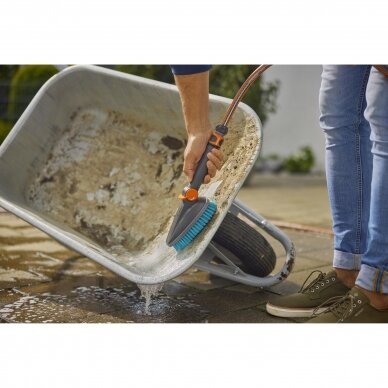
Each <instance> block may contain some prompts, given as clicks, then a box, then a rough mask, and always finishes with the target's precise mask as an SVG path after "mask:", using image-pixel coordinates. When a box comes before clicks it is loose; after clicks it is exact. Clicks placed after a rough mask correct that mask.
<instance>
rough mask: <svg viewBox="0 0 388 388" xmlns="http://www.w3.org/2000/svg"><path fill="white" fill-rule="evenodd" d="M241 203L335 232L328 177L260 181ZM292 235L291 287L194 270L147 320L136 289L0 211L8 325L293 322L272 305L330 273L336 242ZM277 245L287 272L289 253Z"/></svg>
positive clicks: (0, 273)
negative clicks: (274, 313) (261, 285)
mask: <svg viewBox="0 0 388 388" xmlns="http://www.w3.org/2000/svg"><path fill="white" fill-rule="evenodd" d="M239 197H240V199H242V200H243V201H244V202H246V203H247V204H248V205H249V206H250V207H252V208H253V209H255V210H257V211H259V212H260V213H261V214H263V215H265V216H268V217H269V218H271V219H274V220H278V221H287V222H293V223H303V224H306V223H307V224H310V225H313V226H315V227H328V226H329V219H330V216H329V213H328V211H329V210H328V209H329V208H328V204H327V196H326V188H325V184H324V180H323V179H322V178H304V177H292V178H288V177H283V178H279V177H261V179H259V177H257V178H255V179H254V180H253V186H251V187H248V188H244V189H243V190H242V191H241V192H240V195H239ZM285 232H286V233H287V234H288V235H289V236H290V237H291V239H292V240H293V241H294V243H295V246H296V250H297V260H296V265H295V268H294V271H293V273H292V274H291V275H290V276H289V278H288V279H287V280H286V281H284V282H283V283H281V284H279V285H277V286H275V287H272V288H271V289H269V290H259V289H256V288H253V287H248V286H243V285H240V284H236V283H233V282H231V281H228V280H224V279H221V278H217V277H213V276H210V275H209V274H208V273H205V272H201V271H198V270H196V269H192V270H190V271H188V272H186V273H185V274H183V275H182V276H180V277H178V278H176V279H174V281H170V282H168V283H167V284H165V286H164V289H163V291H162V292H161V293H160V294H159V296H158V297H156V298H154V299H153V301H152V303H151V307H150V313H151V315H147V314H145V311H144V308H145V302H144V299H143V298H141V297H140V292H139V290H138V289H137V286H136V285H135V284H132V283H129V282H128V281H127V280H125V279H123V278H120V277H118V276H117V275H115V274H113V273H111V272H110V271H108V270H106V269H105V268H103V267H101V266H100V265H98V264H96V263H94V262H93V261H91V260H89V259H86V258H85V257H82V256H80V255H79V254H77V253H75V252H72V251H70V250H68V249H66V248H64V247H63V246H61V245H60V244H58V243H57V242H55V241H53V240H52V239H50V238H49V237H48V236H46V235H45V234H43V233H42V232H40V231H39V230H37V229H35V228H33V227H31V226H30V225H28V224H26V223H24V222H23V221H21V220H19V219H18V218H16V217H14V216H13V215H11V214H9V213H5V212H0V321H2V322H260V323H265V322H292V321H291V320H286V319H277V318H274V317H271V316H269V315H268V314H267V313H266V312H265V303H266V301H267V300H271V299H272V298H273V297H275V296H276V295H278V294H287V293H290V292H293V291H296V290H298V289H299V285H300V283H301V281H302V280H304V278H305V277H306V276H307V275H308V274H309V273H310V272H311V271H312V270H315V269H319V270H322V271H325V270H328V269H329V268H330V263H331V244H332V243H331V236H330V235H329V234H327V233H326V234H325V233H319V234H317V233H311V232H305V231H301V230H299V231H298V230H291V229H285ZM273 246H274V248H275V251H276V252H277V254H278V257H279V260H278V265H277V267H280V266H281V265H282V263H283V258H282V255H283V252H282V250H281V248H280V247H279V246H278V245H277V244H275V243H274V245H273Z"/></svg>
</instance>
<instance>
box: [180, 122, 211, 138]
mask: <svg viewBox="0 0 388 388" xmlns="http://www.w3.org/2000/svg"><path fill="white" fill-rule="evenodd" d="M186 129H187V133H188V135H189V136H204V135H206V136H209V135H210V133H211V126H210V123H209V122H208V121H207V122H197V123H194V122H193V123H190V124H187V125H186Z"/></svg>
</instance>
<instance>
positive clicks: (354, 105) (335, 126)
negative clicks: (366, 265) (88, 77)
mask: <svg viewBox="0 0 388 388" xmlns="http://www.w3.org/2000/svg"><path fill="white" fill-rule="evenodd" d="M370 70H371V67H370V66H366V65H365V66H361V65H357V66H353V65H352V66H343V65H342V66H324V67H323V73H322V84H321V90H320V97H319V102H320V110H321V117H320V123H321V127H322V129H323V130H324V132H325V137H326V175H327V185H328V191H329V199H330V205H331V210H332V218H333V231H334V263H333V265H334V267H337V268H344V269H360V266H361V254H363V253H364V252H365V251H366V246H367V236H368V222H369V207H370V194H371V191H370V187H371V176H372V154H371V141H370V126H369V123H368V121H367V120H366V119H365V118H364V110H365V107H366V98H365V93H366V87H367V83H368V79H369V74H370Z"/></svg>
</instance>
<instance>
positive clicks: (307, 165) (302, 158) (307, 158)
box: [284, 146, 315, 174]
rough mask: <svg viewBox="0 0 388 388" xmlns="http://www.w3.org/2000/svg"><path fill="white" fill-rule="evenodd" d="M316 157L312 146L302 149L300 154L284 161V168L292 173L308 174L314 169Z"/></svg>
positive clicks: (297, 153)
mask: <svg viewBox="0 0 388 388" xmlns="http://www.w3.org/2000/svg"><path fill="white" fill-rule="evenodd" d="M314 164H315V156H314V152H313V150H312V148H311V147H310V146H305V147H301V148H300V149H299V151H298V152H296V153H295V154H293V155H291V156H289V157H288V158H286V159H285V160H284V168H285V170H286V171H288V172H291V173H304V174H306V173H308V172H310V171H311V169H312V168H313V167H314Z"/></svg>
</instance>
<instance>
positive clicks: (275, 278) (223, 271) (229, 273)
mask: <svg viewBox="0 0 388 388" xmlns="http://www.w3.org/2000/svg"><path fill="white" fill-rule="evenodd" d="M229 211H230V212H231V213H233V214H235V215H238V214H241V215H243V216H244V217H246V218H247V219H249V220H250V221H251V222H253V223H254V224H255V225H257V226H258V227H260V228H261V229H263V230H264V231H265V232H266V233H268V234H269V235H270V236H272V237H273V238H274V239H276V240H277V241H279V242H280V244H282V246H283V247H284V250H285V252H286V260H285V263H284V265H283V267H282V268H281V270H280V271H279V272H278V273H276V274H274V275H268V276H266V277H258V276H254V275H250V274H247V273H245V272H244V271H243V270H242V269H240V268H239V267H238V266H237V265H236V264H234V262H233V260H232V259H231V255H232V254H231V252H229V251H228V250H226V249H225V248H223V247H222V246H220V245H219V244H217V243H215V242H214V241H212V242H211V243H210V244H209V245H208V247H207V249H206V250H205V252H204V253H203V255H202V256H201V257H200V259H199V260H198V261H197V262H196V263H195V264H194V266H195V267H196V268H198V269H200V270H203V271H207V272H210V273H211V274H213V275H217V276H220V277H223V278H226V279H230V280H234V281H236V282H239V283H243V284H247V285H249V286H254V287H260V288H267V287H271V286H273V285H275V284H278V283H280V282H281V281H283V280H284V279H286V278H287V277H288V275H289V274H290V273H291V271H292V268H293V266H294V262H295V249H294V244H293V243H292V241H291V240H290V239H289V237H288V236H287V235H286V234H285V233H284V232H282V231H281V230H280V229H279V228H277V227H276V226H275V225H273V224H272V223H270V222H269V221H268V220H266V219H265V218H263V217H262V216H261V215H260V214H258V213H256V212H254V211H253V210H251V209H249V208H248V207H247V206H245V205H244V204H243V203H242V202H241V201H239V200H237V199H235V200H234V201H233V203H232V206H231V208H230V210H229ZM214 258H218V259H220V260H222V262H223V264H215V263H214V262H213V259H214Z"/></svg>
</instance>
